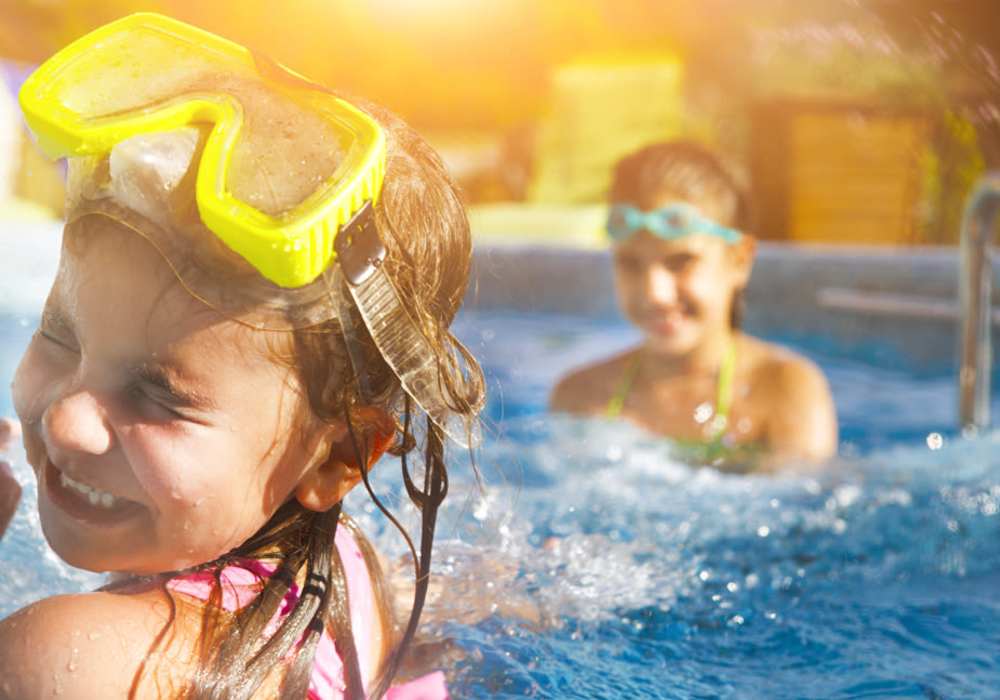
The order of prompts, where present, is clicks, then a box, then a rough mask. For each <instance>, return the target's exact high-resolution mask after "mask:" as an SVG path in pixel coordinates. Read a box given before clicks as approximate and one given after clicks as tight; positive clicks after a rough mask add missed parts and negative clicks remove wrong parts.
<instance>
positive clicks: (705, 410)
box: [694, 402, 715, 423]
mask: <svg viewBox="0 0 1000 700" xmlns="http://www.w3.org/2000/svg"><path fill="white" fill-rule="evenodd" d="M714 414H715V409H714V408H712V404H710V403H708V402H706V403H703V404H699V405H698V407H697V408H695V409H694V420H695V422H697V423H706V422H708V419H709V418H711V417H712V416H713V415H714Z"/></svg>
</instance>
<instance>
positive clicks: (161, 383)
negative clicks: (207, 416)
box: [132, 362, 216, 409]
mask: <svg viewBox="0 0 1000 700" xmlns="http://www.w3.org/2000/svg"><path fill="white" fill-rule="evenodd" d="M132 373H133V375H135V377H136V378H137V379H139V380H140V381H143V382H145V383H147V384H150V385H152V386H154V387H156V388H157V389H159V390H160V391H163V392H164V393H165V394H167V395H169V396H170V397H171V398H172V399H174V400H175V401H177V402H178V403H182V404H184V405H186V406H190V407H191V408H203V409H214V408H216V404H215V402H214V401H213V400H212V399H211V397H209V396H208V395H207V394H204V393H202V392H199V391H197V390H196V389H194V388H191V387H186V386H184V383H185V382H184V380H183V378H182V376H181V373H180V372H179V371H178V370H177V368H175V367H173V366H172V365H169V364H165V363H162V362H144V363H142V364H141V365H137V366H136V367H134V368H133V369H132Z"/></svg>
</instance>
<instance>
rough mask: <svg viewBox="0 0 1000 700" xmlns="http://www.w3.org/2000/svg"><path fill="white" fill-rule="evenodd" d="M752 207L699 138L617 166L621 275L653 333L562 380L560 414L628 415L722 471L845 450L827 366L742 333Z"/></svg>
mask: <svg viewBox="0 0 1000 700" xmlns="http://www.w3.org/2000/svg"><path fill="white" fill-rule="evenodd" d="M745 209H746V207H745V205H744V202H743V198H742V193H741V191H740V188H739V187H738V186H737V185H736V183H735V181H734V180H733V179H732V177H731V176H730V175H729V174H728V173H727V172H726V171H725V169H724V168H723V167H722V165H721V164H720V163H719V161H718V160H717V159H716V158H715V156H714V155H712V154H711V153H709V152H708V151H706V150H705V149H703V148H701V147H700V146H697V145H695V144H692V143H686V142H674V143H664V144H657V145H654V146H649V147H647V148H644V149H642V150H640V151H638V152H637V153H634V154H633V155H631V156H629V157H627V158H625V159H623V160H622V161H621V162H620V163H619V164H618V166H617V168H616V170H615V174H614V180H613V184H612V186H611V213H610V216H609V221H608V232H609V234H610V236H611V238H612V240H613V255H614V263H615V281H616V286H617V292H618V299H619V303H620V305H621V307H622V310H623V312H624V313H625V316H626V317H627V318H628V319H629V320H630V321H632V323H634V324H635V325H636V326H637V327H638V328H639V329H640V330H641V331H642V333H643V336H644V339H643V342H642V344H641V345H640V346H639V347H636V348H634V349H632V350H629V351H627V352H625V353H624V354H621V355H618V356H616V357H612V358H609V359H607V360H603V361H600V362H598V363H596V364H594V365H591V366H589V367H585V368H583V369H581V370H577V371H575V372H573V373H572V374H570V375H569V376H567V377H565V378H563V379H562V380H561V381H560V382H559V384H558V385H557V387H556V389H555V391H554V393H553V396H552V408H553V409H554V410H557V411H566V412H570V413H577V414H584V415H596V416H606V417H609V418H617V417H619V416H620V417H624V418H627V419H628V420H630V421H632V422H634V423H637V424H638V425H640V426H642V427H644V428H647V429H649V430H651V431H653V432H655V433H659V434H661V435H664V436H668V437H671V438H674V439H675V440H677V441H678V444H679V445H680V446H681V447H682V448H684V452H686V453H688V454H690V455H691V456H692V458H693V459H695V460H696V461H705V462H710V463H713V464H716V465H719V466H727V465H728V466H739V467H742V468H748V467H750V468H752V467H754V466H756V467H766V466H775V465H778V464H781V463H787V462H799V463H801V462H803V461H818V460H823V459H826V458H828V457H830V456H832V455H833V453H834V451H835V450H836V445H837V427H836V416H835V413H834V409H833V402H832V400H831V397H830V392H829V389H828V387H827V384H826V381H825V379H824V378H823V375H822V374H821V373H820V371H819V370H818V369H817V368H816V367H815V366H814V365H812V364H811V363H810V362H808V361H807V360H805V359H804V358H802V357H800V356H798V355H796V354H794V353H792V352H790V351H789V350H786V349H784V348H780V347H778V346H776V345H772V344H770V343H765V342H763V341H761V340H758V339H756V338H753V337H751V336H749V335H746V334H745V333H742V332H740V329H739V313H740V305H741V301H742V293H743V289H744V287H745V286H746V284H747V281H748V279H749V277H750V268H751V265H752V263H753V256H754V240H753V238H751V237H750V236H748V235H747V234H745V233H742V232H740V229H741V228H743V227H744V226H745V221H744V219H745V218H746V214H745ZM761 453H763V454H761Z"/></svg>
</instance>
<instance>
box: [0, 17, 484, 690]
mask: <svg viewBox="0 0 1000 700" xmlns="http://www.w3.org/2000/svg"><path fill="white" fill-rule="evenodd" d="M21 97H22V105H23V106H24V109H25V114H26V118H27V119H28V122H29V125H31V127H32V128H33V130H34V131H35V132H36V135H37V136H38V138H39V142H40V145H41V146H42V147H43V148H45V149H46V150H48V151H50V152H51V153H52V154H53V155H63V156H70V157H69V179H68V190H69V203H68V204H69V207H68V211H69V214H68V217H67V224H66V228H65V233H64V239H63V250H62V257H61V262H60V266H59V271H58V274H57V277H56V280H55V283H54V284H53V287H52V291H51V293H50V295H49V298H48V301H47V303H46V306H45V310H44V313H43V316H42V321H41V325H40V327H39V329H38V332H37V333H36V335H35V337H34V338H33V340H32V342H31V344H30V346H29V348H28V349H27V351H26V353H25V355H24V358H23V359H22V361H21V364H20V367H19V368H18V371H17V374H16V377H15V381H14V386H13V392H14V402H15V407H16V410H17V413H18V416H19V418H20V420H21V423H22V426H23V440H24V446H25V449H26V452H27V456H28V460H29V462H30V463H31V465H32V467H33V469H34V471H35V474H36V476H37V479H38V509H39V513H40V518H41V523H42V528H43V530H44V532H45V536H46V538H47V540H48V541H49V543H50V545H51V546H52V548H53V549H54V550H55V552H56V553H57V554H58V555H59V556H61V557H62V558H63V559H65V560H66V561H67V562H69V563H70V564H72V565H74V566H77V567H81V568H85V569H89V570H92V571H108V572H115V574H116V576H115V579H114V581H115V582H114V583H113V584H112V585H110V586H108V587H106V588H105V589H102V590H100V591H96V592H93V593H86V594H80V595H66V596H57V597H53V598H48V599H44V600H41V601H39V602H38V603H35V604H33V605H31V606H29V607H28V608H26V609H23V610H21V611H19V612H17V613H15V614H14V615H12V616H11V617H10V618H8V619H6V620H4V621H3V622H2V623H0V695H2V696H3V697H5V698H28V697H42V696H46V697H48V696H49V695H56V696H59V697H62V698H66V699H71V698H81V699H87V700H93V699H94V698H102V699H103V698H119V697H120V698H124V697H140V698H152V697H157V698H159V697H165V698H166V697H169V698H227V699H228V698H271V697H282V698H304V697H307V696H308V697H310V698H341V697H347V698H364V697H381V696H382V695H383V694H385V693H386V692H387V691H388V694H387V695H386V696H387V697H394V698H418V697H419V698H440V697H445V696H446V691H445V689H444V685H443V680H442V678H441V677H440V674H438V675H432V676H430V677H425V678H423V679H420V680H418V681H416V682H413V683H410V684H407V685H405V686H397V687H395V688H392V689H390V688H389V685H390V682H391V680H392V678H393V676H394V674H395V672H396V671H397V669H398V668H399V666H400V663H401V660H402V655H403V652H404V651H405V647H406V645H407V643H408V642H409V640H410V639H411V638H412V636H413V633H414V630H415V627H416V624H417V619H418V617H419V613H420V608H421V606H422V603H423V596H424V595H425V592H426V583H427V577H428V575H429V566H430V552H431V540H432V537H433V532H434V517H435V513H436V511H437V508H438V506H439V505H440V503H441V500H442V499H443V498H444V495H445V491H446V489H447V476H446V472H445V465H444V461H443V452H444V441H445V439H446V435H445V431H446V430H447V431H448V433H449V434H451V435H454V436H455V437H456V438H457V439H459V440H462V439H463V437H467V436H468V435H469V434H470V432H469V431H470V430H471V428H470V426H471V420H472V419H473V418H474V417H475V414H476V412H477V411H478V409H479V407H480V405H481V403H482V398H483V397H482V381H481V374H480V373H479V370H478V367H477V366H476V364H475V361H474V360H473V359H472V358H471V357H469V356H468V354H467V353H465V351H464V350H463V349H462V348H461V346H459V345H458V344H457V342H456V341H455V340H454V338H453V337H452V336H451V335H450V334H449V332H448V325H449V324H450V321H451V319H452V317H453V316H454V314H455V312H456V310H457V308H458V306H459V304H460V303H461V299H462V296H463V292H464V289H465V284H466V277H467V274H468V269H469V257H470V241H469V233H468V224H467V221H466V217H465V213H464V210H463V208H462V206H461V204H460V203H459V199H458V197H457V195H456V193H455V191H454V189H453V187H452V184H451V182H450V181H449V179H448V177H447V175H446V174H445V171H444V168H443V167H442V164H441V162H440V160H439V159H438V158H437V156H436V155H435V154H434V153H433V152H432V151H431V150H430V148H429V147H428V146H427V145H426V144H425V143H424V142H423V141H421V140H420V139H419V137H417V136H416V134H415V133H414V132H412V131H411V130H410V129H408V128H407V127H406V126H405V125H403V124H402V123H400V122H399V121H398V120H397V119H395V118H394V117H392V116H391V115H389V114H388V113H386V112H384V111H381V110H379V109H376V108H375V107H372V106H370V105H365V106H363V107H360V106H355V105H352V104H350V103H348V102H346V101H344V100H341V99H340V98H338V97H336V96H335V95H333V94H331V93H329V92H328V91H326V90H324V89H323V88H320V87H318V86H315V85H312V84H310V83H307V82H306V81H304V80H303V79H301V78H299V77H297V76H294V75H291V74H288V73H286V72H284V70H283V69H281V68H280V67H278V66H276V65H274V64H272V63H270V62H268V61H267V60H266V59H264V58H262V57H258V56H251V54H250V53H249V52H247V51H245V50H243V49H241V48H240V47H237V46H236V45H233V44H230V43H228V42H225V41H224V40H221V39H219V38H218V37H214V36H212V35H209V34H206V33H203V32H199V31H197V30H195V29H193V28H191V27H188V26H187V25H183V24H181V23H178V22H173V21H171V20H168V19H166V18H163V17H159V16H155V15H135V16H132V17H129V18H126V19H125V20H120V21H118V22H116V23H113V24H112V25H108V26H107V27H104V28H102V29H100V30H98V31H97V32H95V33H94V34H92V35H88V36H87V37H84V39H81V40H80V41H78V42H76V43H75V44H73V45H71V46H70V47H68V49H66V50H64V51H62V52H60V53H59V54H57V55H56V56H55V57H53V58H52V59H50V61H49V62H47V63H46V64H45V65H43V66H42V67H41V68H40V69H39V70H38V71H37V72H36V74H35V75H34V76H33V77H32V78H31V79H30V80H29V81H28V83H26V85H25V87H24V90H23V91H22V96H21ZM383 174H384V180H383ZM334 249H335V250H334ZM463 367H464V371H463V369H462V368H463ZM424 414H426V419H425V420H424V421H423V422H425V423H426V427H424V426H423V423H422V424H421V428H422V431H423V432H425V435H426V438H425V439H424V441H423V442H424V443H425V444H424V445H423V450H422V460H421V461H422V462H423V465H424V469H423V471H424V474H423V475H422V476H421V477H420V478H417V477H416V476H415V475H414V476H413V478H412V479H411V477H410V474H411V472H410V471H409V468H408V464H407V461H406V455H407V453H409V454H410V456H411V463H412V461H414V460H416V457H415V455H416V454H417V451H415V450H414V441H415V438H414V434H415V432H417V430H416V427H415V423H416V420H417V417H418V415H424ZM387 450H389V451H392V452H393V453H394V454H398V455H401V459H402V460H403V475H404V478H405V481H406V484H405V485H406V490H407V493H408V494H409V496H410V498H411V499H412V500H414V501H415V502H416V504H417V505H418V506H419V507H420V509H421V512H422V529H423V532H422V540H421V542H420V547H419V550H420V551H419V554H416V555H415V565H416V568H417V575H418V581H417V585H416V594H415V599H414V606H413V612H412V614H411V615H410V616H409V618H408V619H407V618H405V617H404V618H403V620H402V624H401V625H399V626H397V624H396V621H395V620H394V618H393V616H392V614H391V611H390V610H389V607H388V604H387V602H386V601H387V596H386V592H385V589H384V583H383V580H382V574H381V572H380V570H379V566H378V563H377V559H376V557H375V556H374V554H373V551H372V549H371V547H370V545H369V544H368V543H367V542H366V540H365V538H364V537H363V535H362V534H361V533H360V532H359V531H358V530H357V528H356V527H355V526H354V525H353V524H352V522H351V521H350V520H349V519H348V518H347V517H346V516H345V515H344V514H343V513H342V512H341V505H340V504H341V501H342V499H343V498H344V496H345V495H346V494H347V493H348V491H350V490H351V489H352V488H354V487H355V486H356V485H357V484H358V483H360V482H364V484H365V486H366V487H367V486H368V469H369V468H370V467H371V466H372V465H374V463H375V462H376V461H377V460H378V459H379V457H380V456H381V455H382V454H383V453H384V452H385V451H387ZM373 497H374V496H373ZM380 507H381V506H380Z"/></svg>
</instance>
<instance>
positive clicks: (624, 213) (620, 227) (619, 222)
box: [608, 203, 742, 243]
mask: <svg viewBox="0 0 1000 700" xmlns="http://www.w3.org/2000/svg"><path fill="white" fill-rule="evenodd" d="M636 231H649V232H650V233H651V234H653V235H654V236H656V237H658V238H662V239H663V240H665V241H672V240H674V239H677V238H681V237H683V236H689V235H691V234H693V233H703V234H708V235H709V236H718V237H719V238H721V239H722V240H724V241H725V242H726V243H736V241H738V240H740V237H741V236H742V234H741V233H740V232H739V231H736V230H734V229H731V228H726V227H725V226H723V225H721V224H718V223H716V222H714V221H712V220H711V219H709V218H708V217H707V216H704V215H703V214H702V213H701V212H700V211H699V210H698V207H696V206H694V205H692V204H683V203H678V204H671V205H669V206H666V207H662V208H660V209H656V210H654V211H648V212H646V211H642V210H641V209H636V208H635V207H633V206H630V205H628V204H614V205H612V206H611V210H610V211H609V212H608V235H610V236H611V238H612V240H615V241H624V240H626V239H627V238H631V237H632V235H633V234H634V233H635V232H636Z"/></svg>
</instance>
